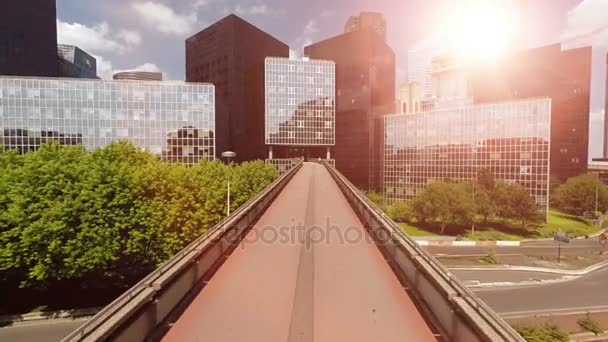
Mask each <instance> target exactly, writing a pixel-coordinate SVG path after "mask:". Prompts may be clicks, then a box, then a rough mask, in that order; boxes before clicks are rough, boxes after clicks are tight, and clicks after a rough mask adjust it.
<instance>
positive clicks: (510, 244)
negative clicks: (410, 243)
mask: <svg viewBox="0 0 608 342" xmlns="http://www.w3.org/2000/svg"><path fill="white" fill-rule="evenodd" d="M415 241H416V243H417V244H418V245H419V246H433V247H520V246H521V241H469V240H460V241H456V240H452V241H445V240H415Z"/></svg>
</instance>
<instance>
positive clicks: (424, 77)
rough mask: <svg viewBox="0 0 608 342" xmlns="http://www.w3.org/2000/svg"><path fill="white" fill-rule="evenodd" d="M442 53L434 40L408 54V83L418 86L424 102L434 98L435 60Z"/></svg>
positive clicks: (409, 51)
mask: <svg viewBox="0 0 608 342" xmlns="http://www.w3.org/2000/svg"><path fill="white" fill-rule="evenodd" d="M440 53H441V49H440V48H439V47H438V46H436V43H435V40H433V39H427V40H425V41H422V42H420V43H418V44H417V45H416V46H415V47H413V48H412V49H409V50H408V52H407V81H408V83H417V84H418V86H419V87H420V96H421V98H422V99H423V100H427V99H430V98H432V96H433V58H435V57H437V56H438V55H440Z"/></svg>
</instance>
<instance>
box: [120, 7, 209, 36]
mask: <svg viewBox="0 0 608 342" xmlns="http://www.w3.org/2000/svg"><path fill="white" fill-rule="evenodd" d="M205 4H206V2H203V1H197V2H196V3H195V4H194V5H195V9H196V8H197V7H196V6H199V7H200V6H204V5H205ZM132 6H133V9H134V10H135V12H136V13H137V14H138V15H139V17H140V18H141V20H142V21H143V22H144V23H145V24H146V25H147V26H148V27H149V28H151V29H154V30H157V31H158V32H160V33H164V34H170V35H178V36H183V35H187V34H190V33H192V32H193V30H194V25H195V24H196V23H197V21H198V16H197V14H196V12H195V11H193V12H192V13H191V14H188V15H180V14H177V13H175V11H174V10H173V9H172V8H171V7H169V6H166V5H164V4H160V3H156V2H152V1H146V2H138V3H134V4H133V5H132Z"/></svg>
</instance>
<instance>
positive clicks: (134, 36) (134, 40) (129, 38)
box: [117, 30, 142, 45]
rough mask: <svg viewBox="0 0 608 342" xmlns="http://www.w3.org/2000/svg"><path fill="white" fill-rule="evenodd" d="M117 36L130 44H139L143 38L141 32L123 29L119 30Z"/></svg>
mask: <svg viewBox="0 0 608 342" xmlns="http://www.w3.org/2000/svg"><path fill="white" fill-rule="evenodd" d="M117 37H118V38H120V39H121V40H122V41H123V42H125V43H126V44H129V45H139V44H141V40H142V39H141V35H140V34H139V32H136V31H129V30H121V31H120V32H118V34H117Z"/></svg>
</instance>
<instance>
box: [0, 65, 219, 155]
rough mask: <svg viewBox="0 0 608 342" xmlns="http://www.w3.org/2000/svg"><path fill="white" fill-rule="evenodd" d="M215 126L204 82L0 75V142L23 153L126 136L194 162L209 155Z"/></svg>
mask: <svg viewBox="0 0 608 342" xmlns="http://www.w3.org/2000/svg"><path fill="white" fill-rule="evenodd" d="M214 130H215V105H214V87H213V85H211V84H199V83H185V82H143V81H142V82H132V81H102V80H85V79H68V78H30V77H10V76H6V77H0V145H3V146H4V147H5V148H11V149H17V150H19V151H21V152H23V153H25V152H30V151H35V150H37V149H38V148H39V147H40V145H41V144H43V143H45V142H49V141H58V142H60V143H62V144H69V145H76V144H82V145H84V146H85V147H86V148H87V149H89V150H92V149H95V148H98V147H103V146H105V145H107V144H109V143H111V142H113V141H116V140H128V141H130V142H132V143H133V144H134V145H136V146H139V147H141V148H145V149H146V150H148V151H149V152H151V153H153V154H156V155H158V156H161V157H165V158H167V159H168V160H172V161H180V162H183V163H187V164H194V163H197V162H198V161H199V160H201V159H214V152H215V151H214V146H215V144H214Z"/></svg>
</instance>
